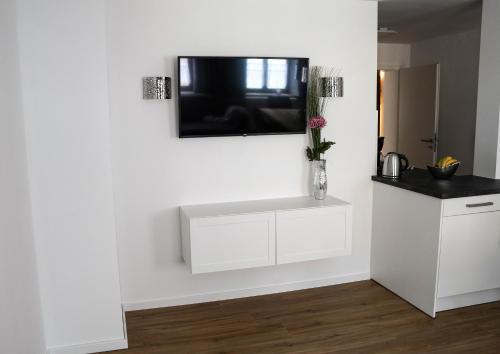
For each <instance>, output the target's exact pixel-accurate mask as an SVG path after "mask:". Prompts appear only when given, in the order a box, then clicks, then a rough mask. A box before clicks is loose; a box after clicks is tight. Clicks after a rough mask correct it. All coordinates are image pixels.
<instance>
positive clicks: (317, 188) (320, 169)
mask: <svg viewBox="0 0 500 354" xmlns="http://www.w3.org/2000/svg"><path fill="white" fill-rule="evenodd" d="M312 169H313V196H314V198H315V199H318V200H323V199H325V197H326V190H327V188H328V183H327V180H326V160H314V161H313V162H312Z"/></svg>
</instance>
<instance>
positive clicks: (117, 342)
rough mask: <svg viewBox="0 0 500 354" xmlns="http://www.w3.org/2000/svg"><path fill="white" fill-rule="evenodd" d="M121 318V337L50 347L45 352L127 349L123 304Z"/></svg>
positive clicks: (79, 353)
mask: <svg viewBox="0 0 500 354" xmlns="http://www.w3.org/2000/svg"><path fill="white" fill-rule="evenodd" d="M122 318H123V338H117V339H111V340H106V341H99V342H91V343H81V344H75V345H64V346H58V347H51V348H48V349H47V354H87V353H96V352H107V351H111V350H119V349H127V348H128V337H127V323H126V322H125V310H124V308H123V306H122Z"/></svg>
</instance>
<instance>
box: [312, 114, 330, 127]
mask: <svg viewBox="0 0 500 354" xmlns="http://www.w3.org/2000/svg"><path fill="white" fill-rule="evenodd" d="M325 125H326V119H325V118H324V117H322V116H316V117H311V118H309V128H311V129H316V128H324V127H325Z"/></svg>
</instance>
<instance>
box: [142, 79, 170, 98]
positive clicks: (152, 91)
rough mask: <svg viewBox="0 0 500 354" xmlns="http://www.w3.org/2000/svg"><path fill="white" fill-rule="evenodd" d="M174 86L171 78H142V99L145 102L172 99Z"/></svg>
mask: <svg viewBox="0 0 500 354" xmlns="http://www.w3.org/2000/svg"><path fill="white" fill-rule="evenodd" d="M171 94H172V85H171V80H170V78H169V77H162V76H153V77H144V78H142V98H143V99H145V100H165V99H170V98H171Z"/></svg>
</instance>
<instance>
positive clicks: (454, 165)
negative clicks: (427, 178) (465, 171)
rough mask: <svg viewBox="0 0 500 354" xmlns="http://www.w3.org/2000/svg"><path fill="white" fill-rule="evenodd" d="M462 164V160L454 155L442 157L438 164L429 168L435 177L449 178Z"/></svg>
mask: <svg viewBox="0 0 500 354" xmlns="http://www.w3.org/2000/svg"><path fill="white" fill-rule="evenodd" d="M459 166H460V161H458V160H457V159H455V158H453V157H452V156H445V157H443V158H441V159H440V160H439V161H438V162H437V164H436V165H434V166H427V169H428V170H429V172H430V173H431V175H432V176H433V177H434V178H438V179H448V178H450V177H451V176H453V175H454V174H455V172H457V170H458V167H459Z"/></svg>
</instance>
